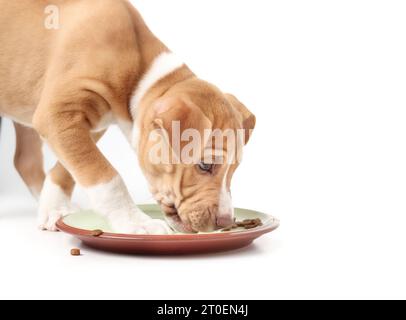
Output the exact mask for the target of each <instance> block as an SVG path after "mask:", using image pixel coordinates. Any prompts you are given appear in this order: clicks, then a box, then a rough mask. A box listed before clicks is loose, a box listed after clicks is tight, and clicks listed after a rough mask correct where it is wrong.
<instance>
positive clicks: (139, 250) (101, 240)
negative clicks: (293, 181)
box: [57, 205, 279, 255]
mask: <svg viewBox="0 0 406 320" xmlns="http://www.w3.org/2000/svg"><path fill="white" fill-rule="evenodd" d="M139 207H140V209H141V210H143V211H144V212H145V213H146V214H148V215H149V216H151V217H152V218H154V219H164V214H163V213H162V212H161V210H160V208H159V206H157V205H141V206H139ZM235 216H236V218H237V221H241V220H245V219H257V218H259V219H261V221H262V223H263V225H262V226H259V227H257V228H255V229H249V230H245V229H242V228H239V229H235V230H232V231H227V232H222V231H216V232H213V233H199V234H171V235H128V234H117V233H114V232H112V230H111V228H110V226H109V224H108V222H107V221H106V219H105V218H103V217H102V216H101V215H99V214H97V213H95V212H92V211H80V212H78V213H75V214H71V215H68V216H66V217H64V218H61V219H60V220H59V221H58V222H57V227H58V229H59V230H60V231H62V232H65V233H68V234H70V235H72V236H74V237H76V238H78V239H80V240H81V241H82V242H83V243H84V244H85V245H87V246H89V247H91V248H94V249H98V250H104V251H110V252H117V253H127V254H128V253H129V254H153V255H180V254H200V253H213V252H223V251H229V250H236V249H240V248H243V247H246V246H249V245H250V244H252V243H253V241H254V240H255V239H257V238H259V237H261V236H263V235H265V234H267V233H269V232H271V231H274V230H275V229H277V228H278V227H279V220H277V219H276V218H274V217H272V216H270V215H267V214H265V213H261V212H258V211H253V210H247V209H235ZM94 230H102V231H103V232H104V233H103V234H102V235H100V236H94V235H93V232H92V231H94Z"/></svg>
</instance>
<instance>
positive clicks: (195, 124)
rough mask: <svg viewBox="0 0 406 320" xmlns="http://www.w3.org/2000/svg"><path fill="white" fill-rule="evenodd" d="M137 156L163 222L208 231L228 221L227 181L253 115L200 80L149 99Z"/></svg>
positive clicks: (231, 215)
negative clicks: (150, 101) (152, 99)
mask: <svg viewBox="0 0 406 320" xmlns="http://www.w3.org/2000/svg"><path fill="white" fill-rule="evenodd" d="M151 110H152V112H151V116H150V118H149V120H148V121H146V124H145V125H144V127H143V129H142V130H141V136H140V142H139V156H140V163H141V167H142V169H143V171H144V173H145V176H146V177H147V179H148V182H149V184H150V188H151V192H152V193H153V195H154V197H155V199H156V200H157V201H158V203H159V204H160V205H161V207H162V210H163V211H164V212H165V214H166V218H167V221H168V223H169V224H170V225H171V226H172V227H173V228H175V229H176V230H178V231H181V232H209V231H213V230H216V229H219V228H224V227H227V226H229V225H231V224H233V222H234V210H233V206H232V203H231V192H230V185H231V180H232V177H233V175H234V173H235V171H236V169H237V168H238V166H239V164H240V161H241V155H242V148H243V146H244V145H245V144H246V143H247V142H248V140H249V138H250V136H251V133H252V130H253V129H254V127H255V116H254V115H253V114H252V113H251V112H250V111H249V110H248V109H247V108H246V107H245V106H244V105H243V104H242V103H241V102H240V101H238V100H237V99H236V98H235V97H234V96H232V95H228V94H223V93H222V92H220V91H219V90H218V89H217V88H215V87H213V86H211V85H209V84H207V83H203V82H197V83H190V84H189V85H188V86H187V87H186V88H183V90H172V91H169V92H168V93H167V94H166V95H164V96H163V97H161V98H159V99H158V100H157V101H154V102H153V104H152V105H151Z"/></svg>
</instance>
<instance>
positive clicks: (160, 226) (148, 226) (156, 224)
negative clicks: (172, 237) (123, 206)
mask: <svg viewBox="0 0 406 320" xmlns="http://www.w3.org/2000/svg"><path fill="white" fill-rule="evenodd" d="M142 228H144V230H145V231H146V233H147V234H154V235H160V234H161V235H165V234H172V233H173V231H172V229H171V228H170V227H169V225H168V224H167V223H166V222H165V221H163V220H159V219H151V220H150V221H146V222H144V223H143V224H142Z"/></svg>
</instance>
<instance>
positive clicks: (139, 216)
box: [109, 210, 172, 235]
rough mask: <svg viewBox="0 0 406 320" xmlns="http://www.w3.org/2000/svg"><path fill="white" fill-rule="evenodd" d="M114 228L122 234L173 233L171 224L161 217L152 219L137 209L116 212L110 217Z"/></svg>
mask: <svg viewBox="0 0 406 320" xmlns="http://www.w3.org/2000/svg"><path fill="white" fill-rule="evenodd" d="M109 222H110V225H111V227H112V229H113V230H114V231H115V232H117V233H122V234H151V235H166V234H172V230H171V228H170V227H169V225H168V224H167V223H166V222H165V221H163V220H159V219H151V218H150V217H149V216H147V215H146V214H145V213H143V212H141V211H139V210H135V211H132V212H131V213H130V214H128V213H127V214H123V213H116V214H115V215H111V216H110V217H109Z"/></svg>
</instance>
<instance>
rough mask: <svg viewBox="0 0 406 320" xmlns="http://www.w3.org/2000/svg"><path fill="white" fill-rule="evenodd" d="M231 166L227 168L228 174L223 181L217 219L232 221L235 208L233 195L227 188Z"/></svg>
mask: <svg viewBox="0 0 406 320" xmlns="http://www.w3.org/2000/svg"><path fill="white" fill-rule="evenodd" d="M230 167H231V166H230V165H229V166H228V168H227V171H226V174H225V176H224V179H223V183H222V186H221V190H220V200H219V212H218V217H217V219H218V220H219V221H221V220H226V221H227V220H232V219H233V218H234V208H233V205H232V200H231V193H230V191H229V190H228V188H227V177H228V172H229V171H230Z"/></svg>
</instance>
